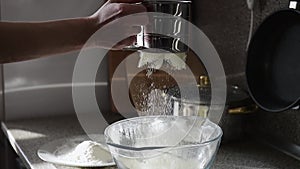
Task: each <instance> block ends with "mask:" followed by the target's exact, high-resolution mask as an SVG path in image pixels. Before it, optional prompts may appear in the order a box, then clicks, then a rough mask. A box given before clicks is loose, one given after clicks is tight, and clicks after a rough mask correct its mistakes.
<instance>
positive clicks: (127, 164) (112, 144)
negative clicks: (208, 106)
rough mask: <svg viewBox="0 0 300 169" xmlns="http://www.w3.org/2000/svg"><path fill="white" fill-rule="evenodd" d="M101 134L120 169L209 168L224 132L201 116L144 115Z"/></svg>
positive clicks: (120, 123)
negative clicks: (103, 135)
mask: <svg viewBox="0 0 300 169" xmlns="http://www.w3.org/2000/svg"><path fill="white" fill-rule="evenodd" d="M104 134H105V137H106V142H107V144H108V145H109V149H110V151H111V154H112V156H113V158H114V160H115V162H116V164H117V166H118V168H120V169H183V168H185V169H208V168H210V166H211V164H212V162H213V160H214V157H215V155H216V152H217V150H218V147H219V145H220V141H221V137H222V134H223V133H222V130H221V128H220V127H219V126H218V125H216V124H214V123H212V122H211V121H209V120H208V119H206V118H203V117H195V116H144V117H137V118H131V119H126V120H122V121H119V122H116V123H114V124H112V125H110V126H108V127H107V128H106V130H105V132H104Z"/></svg>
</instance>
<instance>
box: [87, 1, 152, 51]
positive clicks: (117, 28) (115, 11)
mask: <svg viewBox="0 0 300 169" xmlns="http://www.w3.org/2000/svg"><path fill="white" fill-rule="evenodd" d="M142 1H143V0H108V1H107V2H106V3H105V4H104V5H103V6H102V7H101V8H100V9H99V10H97V11H96V12H95V13H94V14H93V15H92V16H90V17H89V20H90V21H91V23H92V24H93V25H94V27H95V28H96V30H98V29H101V32H97V33H99V35H100V36H99V38H98V40H97V42H96V45H97V46H101V47H104V48H110V49H111V47H112V46H113V48H112V49H122V48H124V47H126V46H129V45H132V44H133V43H134V42H135V40H136V35H137V34H138V33H140V32H141V25H146V24H147V23H148V17H147V16H146V15H145V14H144V15H134V16H133V17H127V18H126V20H124V19H123V20H122V19H120V18H121V17H124V16H127V15H130V14H136V13H142V12H146V11H147V10H146V8H145V7H144V6H143V5H142V4H137V3H140V2H142ZM120 37H126V39H123V40H122V41H119V38H120Z"/></svg>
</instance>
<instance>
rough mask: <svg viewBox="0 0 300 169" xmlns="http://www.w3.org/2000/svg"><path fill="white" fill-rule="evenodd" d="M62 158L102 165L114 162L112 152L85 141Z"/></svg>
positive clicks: (97, 144) (99, 145)
mask: <svg viewBox="0 0 300 169" xmlns="http://www.w3.org/2000/svg"><path fill="white" fill-rule="evenodd" d="M60 158H62V159H63V160H66V161H71V162H76V163H89V164H101V163H110V162H112V161H113V159H112V156H111V154H110V152H109V151H108V150H107V149H106V148H104V147H103V145H101V144H99V143H96V142H93V141H83V142H82V143H80V144H78V145H77V146H76V147H75V149H74V150H73V151H71V152H69V153H67V154H64V155H61V156H60Z"/></svg>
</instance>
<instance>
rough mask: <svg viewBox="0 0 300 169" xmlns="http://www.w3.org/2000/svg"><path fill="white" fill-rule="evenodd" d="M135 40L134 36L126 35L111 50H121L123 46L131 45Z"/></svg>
mask: <svg viewBox="0 0 300 169" xmlns="http://www.w3.org/2000/svg"><path fill="white" fill-rule="evenodd" d="M135 42H136V36H131V37H128V38H126V39H124V40H122V41H120V42H119V43H117V44H116V45H115V46H114V47H113V48H112V50H121V49H124V48H125V47H128V46H132V45H133V44H134V43H135Z"/></svg>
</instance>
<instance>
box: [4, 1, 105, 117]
mask: <svg viewBox="0 0 300 169" xmlns="http://www.w3.org/2000/svg"><path fill="white" fill-rule="evenodd" d="M100 6H101V1H99V0H88V1H82V0H1V14H2V19H3V20H7V21H45V20H53V19H63V18H72V17H80V16H88V15H90V14H92V13H93V12H94V11H96V10H97V9H98V8H99V7H100ZM70 31H72V30H70ZM19 43H20V44H21V43H26V40H24V41H22V42H19ZM77 54H78V53H69V54H64V55H58V56H54V57H47V58H42V59H36V60H30V61H24V62H19V63H10V64H5V65H4V81H5V84H4V85H5V107H6V118H7V120H12V119H17V118H32V117H40V116H49V115H60V114H70V113H74V109H73V102H72V90H71V82H72V74H73V68H74V64H75V62H76V58H77ZM103 62H105V61H103ZM104 65H106V64H104ZM99 72H102V74H101V76H100V75H99V76H98V82H104V84H105V83H106V82H107V78H106V75H107V67H106V66H104V67H102V70H101V71H99ZM97 88H99V91H100V92H99V94H101V95H102V97H108V96H107V95H108V90H107V85H103V86H97ZM107 100H108V99H105V100H103V102H102V103H103V104H104V105H108V104H106V103H107ZM104 109H105V108H104Z"/></svg>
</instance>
